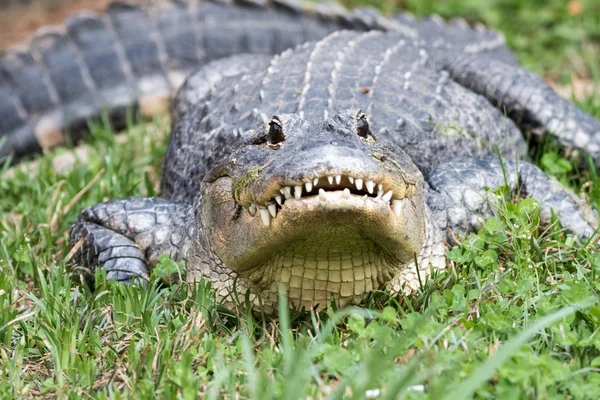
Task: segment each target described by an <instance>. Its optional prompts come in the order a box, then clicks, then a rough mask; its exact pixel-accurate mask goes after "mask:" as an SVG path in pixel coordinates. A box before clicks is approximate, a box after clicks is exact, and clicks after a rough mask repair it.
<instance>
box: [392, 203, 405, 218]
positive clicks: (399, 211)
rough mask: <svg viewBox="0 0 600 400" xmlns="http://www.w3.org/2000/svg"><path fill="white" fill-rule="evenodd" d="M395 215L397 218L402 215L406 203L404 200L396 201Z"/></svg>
mask: <svg viewBox="0 0 600 400" xmlns="http://www.w3.org/2000/svg"><path fill="white" fill-rule="evenodd" d="M393 204H394V214H396V217H399V216H400V215H401V214H402V209H403V208H404V202H403V201H402V200H394V202H393Z"/></svg>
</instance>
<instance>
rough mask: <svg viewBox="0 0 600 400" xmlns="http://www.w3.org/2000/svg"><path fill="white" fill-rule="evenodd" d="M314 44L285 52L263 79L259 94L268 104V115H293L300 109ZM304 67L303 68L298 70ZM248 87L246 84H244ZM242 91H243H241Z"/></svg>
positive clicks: (275, 60) (273, 63)
mask: <svg viewBox="0 0 600 400" xmlns="http://www.w3.org/2000/svg"><path fill="white" fill-rule="evenodd" d="M313 48H314V44H312V43H311V44H307V45H303V46H301V47H299V48H298V49H296V51H295V52H294V53H292V52H291V51H287V52H284V53H283V54H282V55H281V56H280V57H277V58H276V59H274V62H272V63H271V66H270V67H269V69H268V70H267V73H266V76H264V77H262V81H261V85H262V86H261V87H260V88H259V94H260V95H261V98H262V99H263V101H264V102H265V104H268V107H266V110H264V111H263V112H265V113H267V114H271V115H273V114H281V113H292V112H295V111H296V109H297V108H298V100H299V97H300V96H301V93H302V89H303V87H304V80H305V70H304V66H306V65H307V63H308V60H309V58H310V55H311V52H312V49H313ZM299 66H302V68H298V67H299ZM244 84H245V86H244V87H247V84H246V82H244ZM240 90H242V89H240Z"/></svg>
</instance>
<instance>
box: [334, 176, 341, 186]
mask: <svg viewBox="0 0 600 400" xmlns="http://www.w3.org/2000/svg"><path fill="white" fill-rule="evenodd" d="M341 181H342V176H341V175H336V176H335V183H336V184H338V185H339V184H340V182H341Z"/></svg>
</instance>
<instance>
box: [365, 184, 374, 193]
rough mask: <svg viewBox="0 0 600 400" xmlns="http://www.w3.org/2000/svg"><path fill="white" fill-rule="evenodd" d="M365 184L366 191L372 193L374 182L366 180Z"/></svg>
mask: <svg viewBox="0 0 600 400" xmlns="http://www.w3.org/2000/svg"><path fill="white" fill-rule="evenodd" d="M366 186H367V191H368V192H369V193H370V194H373V189H375V182H373V181H367V183H366Z"/></svg>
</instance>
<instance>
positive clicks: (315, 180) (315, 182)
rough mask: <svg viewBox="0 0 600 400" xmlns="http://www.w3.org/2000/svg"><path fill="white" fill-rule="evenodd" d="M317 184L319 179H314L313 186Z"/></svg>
mask: <svg viewBox="0 0 600 400" xmlns="http://www.w3.org/2000/svg"><path fill="white" fill-rule="evenodd" d="M318 184H319V178H315V179H314V180H313V185H315V186H317V185H318Z"/></svg>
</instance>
